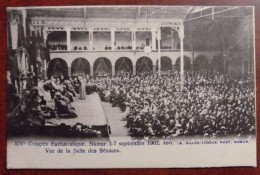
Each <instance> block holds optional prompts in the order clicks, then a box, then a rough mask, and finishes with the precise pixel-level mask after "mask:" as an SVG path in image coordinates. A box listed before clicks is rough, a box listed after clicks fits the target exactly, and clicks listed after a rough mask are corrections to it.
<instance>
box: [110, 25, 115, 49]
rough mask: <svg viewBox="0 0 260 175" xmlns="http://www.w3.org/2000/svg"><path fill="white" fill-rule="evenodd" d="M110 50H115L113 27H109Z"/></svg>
mask: <svg viewBox="0 0 260 175" xmlns="http://www.w3.org/2000/svg"><path fill="white" fill-rule="evenodd" d="M111 50H115V28H111Z"/></svg>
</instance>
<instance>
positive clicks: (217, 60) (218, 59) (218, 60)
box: [212, 55, 225, 73]
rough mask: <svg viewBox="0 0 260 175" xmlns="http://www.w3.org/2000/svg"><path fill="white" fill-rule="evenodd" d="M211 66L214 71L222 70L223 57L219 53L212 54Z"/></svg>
mask: <svg viewBox="0 0 260 175" xmlns="http://www.w3.org/2000/svg"><path fill="white" fill-rule="evenodd" d="M212 68H213V70H214V71H216V72H221V73H223V72H224V70H225V69H224V58H223V57H222V56H221V55H218V56H214V57H213V59H212Z"/></svg>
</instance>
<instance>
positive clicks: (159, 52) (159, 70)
mask: <svg viewBox="0 0 260 175" xmlns="http://www.w3.org/2000/svg"><path fill="white" fill-rule="evenodd" d="M157 41H158V73H159V75H161V29H160V28H158V31H157Z"/></svg>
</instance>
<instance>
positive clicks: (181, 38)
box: [179, 24, 184, 89]
mask: <svg viewBox="0 0 260 175" xmlns="http://www.w3.org/2000/svg"><path fill="white" fill-rule="evenodd" d="M179 37H180V52H181V58H180V59H181V60H180V63H181V64H180V66H181V67H180V79H181V82H180V84H181V89H183V86H184V58H183V39H184V27H183V24H182V25H181V26H180V31H179Z"/></svg>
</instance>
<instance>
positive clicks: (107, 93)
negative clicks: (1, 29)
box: [3, 6, 256, 169]
mask: <svg viewBox="0 0 260 175" xmlns="http://www.w3.org/2000/svg"><path fill="white" fill-rule="evenodd" d="M254 13H255V12H254V7H253V6H66V7H65V6H59V7H9V8H7V9H6V14H7V22H6V24H7V25H6V31H7V57H6V61H7V70H6V71H7V168H8V169H32V168H33V169H89V168H177V167H182V168H191V167H228V166H251V167H255V166H256V110H255V109H256V107H255V105H256V88H255V19H254ZM3 42H5V41H3Z"/></svg>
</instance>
